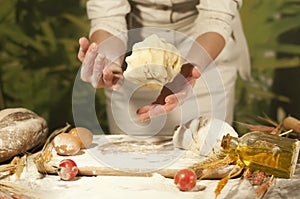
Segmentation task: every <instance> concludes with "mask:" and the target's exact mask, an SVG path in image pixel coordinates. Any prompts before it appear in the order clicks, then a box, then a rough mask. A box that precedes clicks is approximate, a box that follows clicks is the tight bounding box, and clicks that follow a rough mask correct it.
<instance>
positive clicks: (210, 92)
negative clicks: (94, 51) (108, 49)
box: [87, 0, 250, 134]
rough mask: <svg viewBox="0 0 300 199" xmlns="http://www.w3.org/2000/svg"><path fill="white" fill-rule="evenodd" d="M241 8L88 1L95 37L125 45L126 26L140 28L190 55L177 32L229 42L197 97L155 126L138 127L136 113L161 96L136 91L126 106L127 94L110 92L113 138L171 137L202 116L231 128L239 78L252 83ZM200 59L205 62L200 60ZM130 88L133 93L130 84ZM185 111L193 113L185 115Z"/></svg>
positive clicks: (168, 0)
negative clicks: (106, 34) (114, 38)
mask: <svg viewBox="0 0 300 199" xmlns="http://www.w3.org/2000/svg"><path fill="white" fill-rule="evenodd" d="M181 3H184V4H181ZM198 3H199V4H198ZM196 4H198V5H196ZM191 5H192V6H191ZM241 5H242V1H241V0H201V1H199V0H186V1H184V0H128V1H127V0H101V1H100V0H89V1H88V3H87V12H88V17H89V19H90V20H91V30H90V34H93V32H94V31H96V30H98V29H102V30H106V31H108V32H110V33H112V34H114V35H116V36H118V35H123V36H120V38H121V39H123V40H124V41H125V40H126V39H127V38H126V36H124V34H122V33H124V32H126V30H127V29H126V25H127V26H128V28H129V29H133V28H139V27H157V28H160V29H161V30H162V29H165V30H164V31H161V32H159V34H160V36H162V37H164V38H167V39H168V40H171V41H172V40H173V41H174V43H175V44H176V46H177V47H178V48H180V47H182V46H183V49H188V48H187V46H185V45H186V43H185V41H186V40H185V38H184V37H182V36H178V34H175V33H174V32H172V30H174V31H178V32H180V33H182V34H185V35H188V36H189V37H190V39H191V38H196V37H197V36H199V35H200V34H203V33H206V32H218V33H219V34H221V35H222V36H223V37H224V39H225V41H226V46H225V48H224V49H223V51H222V52H221V54H220V55H219V56H218V57H217V58H216V60H215V62H213V63H212V64H211V65H210V66H209V67H208V68H207V69H206V70H205V71H203V72H202V75H201V78H199V79H198V80H197V82H196V85H195V86H194V89H193V92H194V93H193V97H191V98H190V99H188V100H187V101H186V102H185V103H184V104H183V105H182V106H181V107H178V108H177V109H176V110H174V111H172V112H171V113H169V114H167V116H161V117H158V118H157V119H156V120H153V121H151V122H150V123H147V122H146V123H141V122H139V121H138V116H137V115H136V110H137V109H138V108H140V107H142V106H144V105H147V104H149V103H151V102H153V101H154V100H155V98H156V97H157V95H158V94H159V92H158V91H151V92H150V91H149V90H147V89H144V88H139V89H135V88H133V89H134V91H132V92H133V96H130V97H131V98H130V99H131V100H124V99H128V98H129V97H128V93H126V92H127V90H126V89H123V90H122V89H119V90H117V91H112V90H111V89H106V90H105V94H106V97H107V114H108V121H109V126H110V132H111V133H113V134H115V133H116V134H118V133H124V131H125V133H129V132H128V130H129V129H130V131H133V133H134V134H157V133H159V134H172V133H173V130H174V128H175V127H176V126H177V125H179V124H182V123H184V122H187V121H189V120H190V119H193V118H195V117H198V116H199V114H200V115H203V116H212V117H214V118H218V119H221V120H225V121H226V122H228V123H229V124H231V122H232V120H233V111H234V91H235V81H236V78H237V72H239V73H240V75H241V77H242V78H244V79H250V61H249V52H248V48H247V43H246V40H245V37H244V34H243V30H242V25H241V23H240V18H239V13H238V9H239V8H240V7H241ZM182 10H184V11H182ZM129 13H130V14H129ZM128 14H129V15H128ZM126 16H127V22H126V21H125V17H126ZM126 23H127V24H126ZM170 30H171V31H170ZM154 32H155V33H156V32H157V31H155V30H154ZM149 34H153V32H151V30H150V31H149V30H141V33H140V36H141V38H140V40H136V38H128V39H129V42H128V43H129V46H130V45H132V42H134V41H136V42H137V41H141V40H142V39H143V38H145V36H147V35H149ZM169 42H170V41H169ZM185 53H186V50H183V51H182V54H183V56H184V55H185ZM199 57H200V60H201V56H199ZM196 61H197V60H196ZM127 86H128V87H132V85H129V84H128V85H127ZM112 93H113V96H114V97H113V98H114V99H113V100H112V99H111V97H112ZM195 101H196V104H195ZM185 107H187V108H188V109H189V110H185V109H186V108H185ZM191 107H192V108H191ZM191 109H193V110H191ZM156 122H159V125H160V124H161V123H164V124H163V128H162V129H160V128H159V127H157V128H156V126H157V125H158V124H157V123H156ZM133 124H134V125H133ZM132 126H135V127H137V128H132ZM124 127H125V129H124ZM127 127H128V128H129V129H127ZM153 128H154V129H153ZM130 133H132V132H130Z"/></svg>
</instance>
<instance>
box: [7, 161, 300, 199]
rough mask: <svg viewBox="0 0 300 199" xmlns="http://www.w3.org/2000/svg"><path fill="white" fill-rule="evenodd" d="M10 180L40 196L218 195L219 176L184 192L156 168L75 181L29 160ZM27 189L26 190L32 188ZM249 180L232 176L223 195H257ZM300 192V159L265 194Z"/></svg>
mask: <svg viewBox="0 0 300 199" xmlns="http://www.w3.org/2000/svg"><path fill="white" fill-rule="evenodd" d="M5 180H8V181H10V182H13V183H15V184H19V185H22V186H25V187H27V188H29V189H30V190H31V191H29V192H28V195H31V196H33V198H39V199H50V198H51V199H53V198H56V199H71V198H76V199H77V198H90V199H93V198H95V199H98V198H105V199H114V198H118V199H119V198H126V199H127V198H143V199H148V198H149V199H150V198H151V199H153V198H172V199H176V198H178V199H185V198H205V199H210V198H215V195H214V190H215V188H216V186H217V184H218V182H219V180H208V179H205V180H198V181H197V185H198V186H199V187H201V188H202V189H201V191H195V192H181V191H179V190H178V188H177V187H176V186H175V185H174V183H173V179H171V178H166V177H163V176H162V175H160V174H157V173H155V172H154V174H153V175H152V176H150V177H142V176H78V177H77V178H76V179H75V180H74V181H62V180H60V179H59V176H57V175H46V176H45V177H43V178H41V174H40V173H39V172H38V171H37V170H36V167H35V166H34V164H33V162H31V161H30V159H29V161H28V167H27V168H26V169H25V170H24V172H23V173H22V176H21V178H19V179H17V178H16V177H15V176H11V177H10V178H8V179H5ZM29 189H27V190H29ZM256 189H257V187H253V186H252V185H250V183H249V182H248V181H247V180H241V179H240V178H236V179H230V180H229V182H228V184H227V185H226V186H225V187H224V188H223V190H222V192H221V194H220V195H219V196H218V198H219V199H221V198H225V199H227V198H230V199H235V198H237V199H243V198H249V199H250V198H251V199H252V198H256V196H255V191H256ZM299 194H300V159H298V164H297V167H296V171H295V174H294V176H293V177H292V178H291V179H279V178H276V179H275V180H274V181H273V184H272V186H271V188H270V189H269V191H268V192H267V194H266V195H265V196H264V198H270V199H276V198H289V199H290V198H299Z"/></svg>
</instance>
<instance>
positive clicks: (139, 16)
mask: <svg viewBox="0 0 300 199" xmlns="http://www.w3.org/2000/svg"><path fill="white" fill-rule="evenodd" d="M129 3H130V5H131V13H130V15H129V17H128V26H129V28H130V29H132V28H140V27H149V26H156V27H162V28H170V29H177V27H178V28H180V27H182V26H183V25H184V24H188V23H190V21H191V20H192V21H193V20H195V18H196V17H197V15H198V10H197V8H196V5H198V4H199V0H129ZM187 21H189V22H187Z"/></svg>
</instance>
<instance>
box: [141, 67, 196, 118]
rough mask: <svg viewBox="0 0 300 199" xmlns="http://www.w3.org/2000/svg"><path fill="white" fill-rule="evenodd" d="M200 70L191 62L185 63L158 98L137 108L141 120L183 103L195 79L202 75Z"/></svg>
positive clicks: (170, 109) (169, 110)
mask: <svg viewBox="0 0 300 199" xmlns="http://www.w3.org/2000/svg"><path fill="white" fill-rule="evenodd" d="M200 75H201V74H200V72H199V70H198V69H197V68H196V67H194V66H193V65H191V64H184V65H183V66H182V68H181V71H180V74H178V75H177V76H176V77H175V78H174V80H173V81H172V82H170V83H168V84H166V85H165V86H164V87H163V88H162V90H161V93H160V94H159V96H158V97H157V99H156V100H155V101H154V102H153V103H152V104H150V105H146V106H144V107H142V108H140V109H138V110H137V114H139V118H140V121H146V120H149V119H151V118H152V117H155V116H158V115H161V114H166V113H169V112H171V111H172V110H174V109H175V108H176V107H177V106H178V105H179V104H180V103H182V102H183V101H184V100H185V99H186V98H187V97H188V96H189V93H190V92H191V90H192V88H193V86H194V84H195V81H196V79H197V78H199V77H200Z"/></svg>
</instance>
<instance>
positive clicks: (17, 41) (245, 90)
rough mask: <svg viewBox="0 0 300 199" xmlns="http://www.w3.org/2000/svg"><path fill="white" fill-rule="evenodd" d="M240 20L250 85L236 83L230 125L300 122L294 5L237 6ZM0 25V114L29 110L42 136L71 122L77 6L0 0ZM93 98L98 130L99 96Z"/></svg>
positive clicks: (271, 0)
mask: <svg viewBox="0 0 300 199" xmlns="http://www.w3.org/2000/svg"><path fill="white" fill-rule="evenodd" d="M241 15H242V20H243V24H244V30H245V33H246V37H247V40H248V43H249V49H250V53H251V61H252V65H253V67H252V77H253V79H252V81H250V82H245V81H242V80H240V79H239V80H238V83H237V88H236V110H235V121H238V122H245V123H252V124H255V123H257V122H259V121H257V116H263V115H268V116H270V117H272V118H274V119H275V120H280V119H281V118H282V117H284V116H285V115H290V114H291V115H294V116H295V117H299V118H300V107H299V103H300V97H299V91H300V88H299V86H300V82H299V76H297V74H299V65H300V64H299V55H300V46H299V45H300V41H299V40H300V39H299V33H300V23H299V21H300V0H244V4H243V7H242V10H241ZM0 21H1V23H0V42H1V45H0V108H1V109H2V108H8V107H25V108H28V109H31V110H33V111H35V112H36V113H38V114H40V115H41V116H42V117H44V118H45V119H46V120H47V121H48V125H49V127H50V130H54V129H56V128H60V127H62V126H64V125H65V123H66V122H68V123H71V124H73V116H72V89H73V84H74V80H75V77H76V75H77V73H78V70H79V67H80V62H79V61H78V60H77V57H76V56H77V51H78V39H79V38H80V37H81V36H87V34H88V30H89V21H88V20H87V17H86V10H85V1H83V0H64V1H57V0H54V1H46V0H30V1H29V0H16V1H12V0H0ZM283 74H284V75H283ZM299 75H300V74H299ZM95 97H96V100H95V101H96V105H95V106H96V108H97V115H98V118H99V122H100V125H101V127H102V128H103V130H104V132H106V131H107V121H106V116H105V99H104V96H103V91H102V90H101V89H98V90H97V93H96V96H95ZM87 122H88V121H87ZM236 127H237V128H238V126H236Z"/></svg>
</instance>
